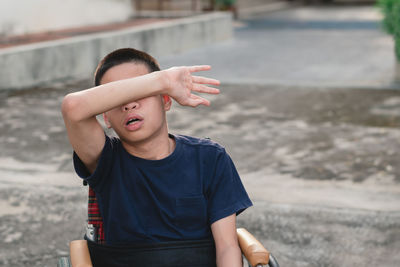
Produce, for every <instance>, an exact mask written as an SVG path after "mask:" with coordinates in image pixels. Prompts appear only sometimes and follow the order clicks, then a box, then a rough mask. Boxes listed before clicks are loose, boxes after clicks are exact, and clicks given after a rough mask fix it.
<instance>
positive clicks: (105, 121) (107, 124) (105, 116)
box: [103, 112, 111, 129]
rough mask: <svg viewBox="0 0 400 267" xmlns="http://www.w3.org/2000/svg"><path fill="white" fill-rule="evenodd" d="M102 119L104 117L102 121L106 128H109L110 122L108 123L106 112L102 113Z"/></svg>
mask: <svg viewBox="0 0 400 267" xmlns="http://www.w3.org/2000/svg"><path fill="white" fill-rule="evenodd" d="M103 119H104V123H105V124H106V126H107V128H108V129H110V128H111V123H110V121H109V120H108V117H107V113H106V112H104V113H103Z"/></svg>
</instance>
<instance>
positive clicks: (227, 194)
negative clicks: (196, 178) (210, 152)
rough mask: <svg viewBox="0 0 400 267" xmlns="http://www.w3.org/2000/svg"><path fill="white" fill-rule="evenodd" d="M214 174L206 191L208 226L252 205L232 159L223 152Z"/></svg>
mask: <svg viewBox="0 0 400 267" xmlns="http://www.w3.org/2000/svg"><path fill="white" fill-rule="evenodd" d="M214 173H215V175H214V177H213V179H212V180H211V183H210V187H209V189H208V190H207V191H208V194H207V195H208V204H207V205H208V219H209V224H210V225H211V224H212V223H214V222H216V221H218V220H220V219H222V218H225V217H227V216H230V215H232V214H234V213H236V215H239V214H240V213H241V212H242V211H244V210H245V209H246V208H248V207H250V206H252V205H253V204H252V202H251V200H250V198H249V196H248V195H247V192H246V190H245V188H244V186H243V184H242V181H241V180H240V177H239V174H238V172H237V170H236V168H235V165H234V164H233V162H232V159H231V158H230V157H229V155H228V154H227V153H226V152H225V150H224V153H223V154H222V155H221V156H220V157H219V159H218V161H217V165H216V170H215V172H214Z"/></svg>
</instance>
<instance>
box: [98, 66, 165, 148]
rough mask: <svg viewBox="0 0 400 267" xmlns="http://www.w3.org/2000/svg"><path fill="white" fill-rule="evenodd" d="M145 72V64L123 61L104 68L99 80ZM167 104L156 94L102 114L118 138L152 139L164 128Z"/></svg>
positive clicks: (123, 77)
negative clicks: (104, 70) (106, 68)
mask: <svg viewBox="0 0 400 267" xmlns="http://www.w3.org/2000/svg"><path fill="white" fill-rule="evenodd" d="M148 73H149V70H148V68H147V67H146V66H145V65H144V64H141V63H123V64H120V65H117V66H114V67H112V68H110V69H109V70H107V71H106V73H105V74H104V76H103V77H102V79H101V84H105V83H109V82H113V81H117V80H122V79H128V78H133V77H137V76H141V75H145V74H148ZM166 100H167V101H166ZM170 106H171V100H170V99H169V98H163V97H161V95H156V96H150V97H146V98H143V99H139V100H137V101H134V102H130V103H126V104H124V105H122V106H120V107H117V108H114V109H112V110H109V111H107V112H105V113H104V114H103V117H104V121H105V123H106V125H107V127H109V128H113V129H114V131H115V132H116V133H117V134H118V136H119V137H120V139H121V141H123V142H126V143H131V142H141V141H146V140H151V138H152V137H154V136H157V134H160V133H161V132H162V131H163V130H166V119H165V111H167V110H169V108H170ZM164 127H165V128H164Z"/></svg>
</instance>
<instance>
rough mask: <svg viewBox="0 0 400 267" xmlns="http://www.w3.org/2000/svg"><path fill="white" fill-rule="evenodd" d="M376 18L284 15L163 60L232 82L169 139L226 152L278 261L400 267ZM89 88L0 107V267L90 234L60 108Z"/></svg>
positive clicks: (242, 221) (24, 97)
mask: <svg viewBox="0 0 400 267" xmlns="http://www.w3.org/2000/svg"><path fill="white" fill-rule="evenodd" d="M376 18H377V15H376V13H375V12H374V11H373V9H372V8H370V7H357V8H329V9H321V8H319V9H313V8H302V9H295V10H288V11H283V12H277V13H273V14H269V15H268V16H260V17H256V18H252V19H249V20H248V21H242V22H241V25H239V26H240V27H238V28H237V30H236V38H235V39H234V40H233V41H231V42H228V43H225V44H221V45H215V46H210V47H206V48H204V49H197V50H195V51H191V52H188V53H185V54H182V55H176V56H171V57H166V58H162V59H161V60H160V62H161V64H162V65H163V66H169V65H179V64H193V63H196V64H197V63H210V64H212V65H213V67H214V70H213V72H212V75H213V76H215V77H217V78H221V79H222V80H223V81H225V82H226V83H225V85H223V86H222V88H221V89H222V94H221V95H220V96H218V97H214V98H212V100H213V102H212V107H211V108H199V109H190V108H182V107H179V106H175V108H174V109H173V110H172V111H171V112H170V113H169V115H168V117H169V122H170V123H169V125H170V128H171V132H178V133H183V134H190V135H195V136H200V137H201V136H209V137H211V138H212V139H214V140H216V141H218V142H220V143H221V144H223V145H225V146H226V148H227V150H228V151H229V152H230V153H231V155H232V157H233V159H234V161H235V162H236V165H237V168H238V170H239V173H240V174H241V176H242V179H243V181H244V183H245V185H246V188H247V189H248V191H249V193H250V195H251V197H252V199H253V200H254V204H255V206H254V207H252V208H250V209H249V210H247V211H246V212H245V213H243V214H242V215H241V216H240V217H239V225H240V226H245V227H246V228H248V229H250V231H251V232H253V233H255V234H256V236H257V237H258V238H259V239H261V241H262V242H263V243H264V244H265V245H266V246H267V247H268V248H269V249H270V250H271V251H273V253H274V254H275V255H276V256H277V258H278V259H279V261H280V263H281V266H367V265H371V266H377V265H379V266H389V267H391V266H393V267H394V266H399V263H400V255H399V254H398V251H399V250H400V184H399V183H400V170H399V168H398V166H399V162H398V159H399V156H400V155H399V154H400V152H399V151H400V143H399V142H398V140H399V138H400V130H399V126H400V91H399V90H389V89H388V88H395V85H394V84H393V83H392V79H391V77H392V76H393V73H394V68H393V64H394V57H393V51H392V48H393V44H392V41H391V39H390V37H388V36H387V35H386V34H384V33H382V32H381V31H380V30H379V27H378V24H377V19H376ZM281 27H283V29H282V30H280V29H281ZM88 86H90V85H89V82H85V81H83V82H71V84H61V85H57V84H54V86H53V87H54V88H56V90H54V88H48V89H47V88H41V89H36V90H32V91H25V92H19V93H13V94H11V93H10V94H4V96H2V97H1V98H0V132H1V136H0V144H1V148H2V149H1V150H0V181H1V183H0V247H1V250H0V266H54V265H55V262H56V259H57V258H58V257H59V256H62V255H66V254H67V250H68V248H67V244H68V242H69V241H70V240H72V239H77V238H81V236H82V232H83V230H82V229H83V225H84V222H85V217H86V216H85V210H86V189H85V188H84V187H82V186H81V183H80V182H79V179H77V178H76V177H75V175H74V174H73V171H72V165H71V150H70V148H69V146H68V143H67V139H66V136H65V133H64V129H63V123H62V118H61V115H60V111H59V109H60V103H61V100H62V97H63V95H65V94H66V93H68V92H69V91H74V90H79V89H82V88H85V87H88ZM332 88H335V89H334V90H333V89H332Z"/></svg>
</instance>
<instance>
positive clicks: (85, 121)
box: [61, 66, 219, 172]
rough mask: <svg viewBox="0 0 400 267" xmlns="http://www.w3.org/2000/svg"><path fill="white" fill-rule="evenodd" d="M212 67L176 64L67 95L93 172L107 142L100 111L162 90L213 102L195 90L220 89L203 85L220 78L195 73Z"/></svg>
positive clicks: (80, 150) (193, 102) (78, 145)
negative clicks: (176, 65)
mask: <svg viewBox="0 0 400 267" xmlns="http://www.w3.org/2000/svg"><path fill="white" fill-rule="evenodd" d="M210 68H211V67H210V66H192V67H175V68H171V69H168V70H164V71H157V72H152V73H149V74H146V75H143V76H139V77H135V78H130V79H125V80H119V81H114V82H110V83H107V84H103V85H100V86H96V87H93V88H90V89H87V90H83V91H80V92H76V93H71V94H68V95H66V96H65V97H64V99H63V102H62V107H61V110H62V114H63V118H64V123H65V126H66V129H67V133H68V138H69V141H70V143H71V145H72V148H73V149H74V151H75V152H76V153H77V154H78V156H79V158H80V159H81V160H82V161H83V163H84V164H85V166H86V167H87V169H88V170H89V171H90V172H93V171H94V170H95V168H96V165H97V160H98V158H99V156H100V153H101V150H102V149H103V146H104V142H105V136H104V131H103V128H102V127H101V125H100V124H99V122H98V121H97V119H96V116H97V115H99V114H102V113H104V112H106V111H109V110H111V109H113V108H116V107H119V106H121V105H124V104H126V103H129V102H132V101H135V100H139V99H142V98H145V97H149V96H153V95H160V94H166V95H169V96H171V97H172V98H174V99H175V100H176V101H177V102H178V103H179V104H181V105H185V106H191V107H196V106H198V105H206V106H208V105H210V102H209V101H208V100H206V99H204V98H202V97H200V96H197V95H194V94H192V92H193V91H195V92H200V93H208V94H218V93H219V90H218V89H215V88H212V87H208V86H206V85H203V84H210V85H219V81H217V80H214V79H209V78H204V77H198V76H193V75H192V73H193V72H198V71H204V70H209V69H210Z"/></svg>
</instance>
